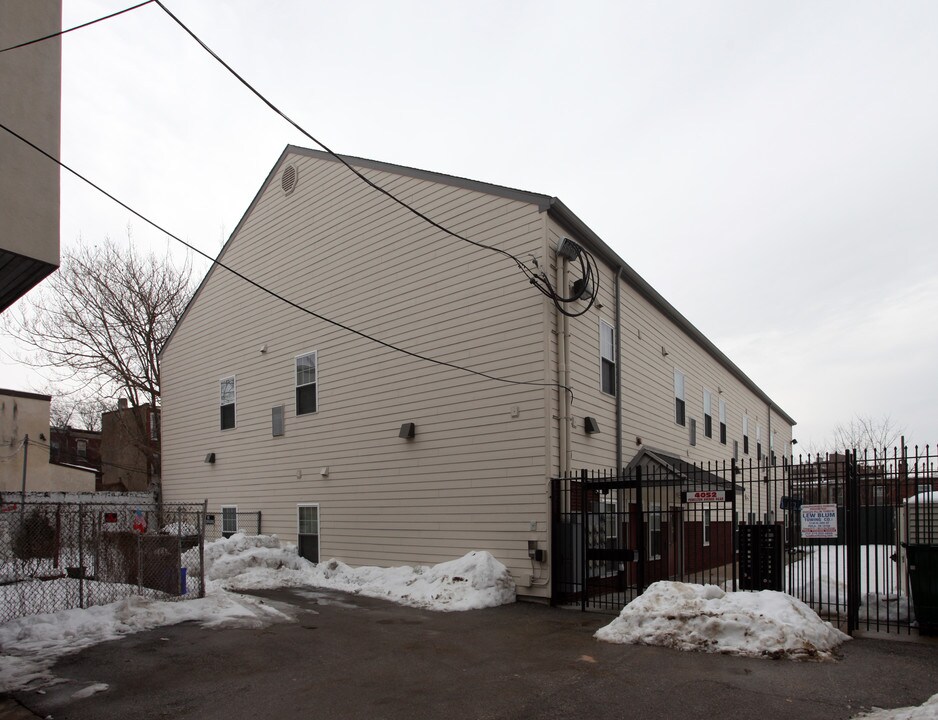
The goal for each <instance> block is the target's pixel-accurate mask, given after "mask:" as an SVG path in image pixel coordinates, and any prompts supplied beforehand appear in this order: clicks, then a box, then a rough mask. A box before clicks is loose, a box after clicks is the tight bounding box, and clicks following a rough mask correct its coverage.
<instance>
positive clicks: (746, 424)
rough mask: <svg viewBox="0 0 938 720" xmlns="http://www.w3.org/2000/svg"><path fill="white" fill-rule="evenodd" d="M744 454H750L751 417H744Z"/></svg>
mask: <svg viewBox="0 0 938 720" xmlns="http://www.w3.org/2000/svg"><path fill="white" fill-rule="evenodd" d="M743 453H745V454H746V455H748V454H749V416H748V415H743Z"/></svg>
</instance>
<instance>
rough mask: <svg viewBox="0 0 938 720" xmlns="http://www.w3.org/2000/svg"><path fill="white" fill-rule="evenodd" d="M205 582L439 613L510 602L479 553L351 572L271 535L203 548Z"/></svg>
mask: <svg viewBox="0 0 938 720" xmlns="http://www.w3.org/2000/svg"><path fill="white" fill-rule="evenodd" d="M205 577H206V579H207V580H208V581H209V588H211V586H212V584H217V585H218V586H220V587H223V588H228V589H237V590H260V589H271V588H278V587H317V588H329V589H332V590H340V591H342V592H348V593H353V594H357V595H364V596H366V597H374V598H382V599H385V600H391V601H393V602H396V603H400V604H402V605H409V606H412V607H420V608H427V609H430V610H440V611H455V610H476V609H481V608H487V607H495V606H497V605H504V604H506V603H512V602H514V601H515V584H514V581H513V580H512V578H511V573H509V572H508V568H506V567H505V566H504V565H503V564H502V563H500V562H499V561H498V560H496V559H495V558H494V557H492V555H491V554H490V553H488V552H484V551H474V552H470V553H468V554H467V555H465V556H463V557H461V558H458V559H457V560H450V561H448V562H444V563H440V564H439V565H433V566H431V567H423V566H417V567H410V566H407V565H404V566H401V567H391V568H380V567H370V566H365V567H358V568H353V567H350V566H348V565H346V564H345V563H343V562H341V561H339V560H335V559H333V560H329V561H327V562H323V563H319V564H318V565H314V564H313V563H311V562H309V561H307V560H305V559H304V558H301V557H299V555H298V554H297V550H296V546H295V545H290V544H286V545H281V543H280V540H279V539H278V538H277V537H276V536H275V535H259V536H247V535H244V534H241V533H239V534H237V535H234V536H232V537H231V538H228V539H227V540H218V541H216V542H213V543H210V544H207V545H206V546H205Z"/></svg>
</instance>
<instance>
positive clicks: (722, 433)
mask: <svg viewBox="0 0 938 720" xmlns="http://www.w3.org/2000/svg"><path fill="white" fill-rule="evenodd" d="M720 442H721V443H723V444H724V445H726V400H724V399H723V398H720Z"/></svg>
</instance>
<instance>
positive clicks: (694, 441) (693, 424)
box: [689, 418, 697, 445]
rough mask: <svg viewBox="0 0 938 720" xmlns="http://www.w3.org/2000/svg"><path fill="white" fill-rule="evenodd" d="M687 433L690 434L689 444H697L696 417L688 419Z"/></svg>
mask: <svg viewBox="0 0 938 720" xmlns="http://www.w3.org/2000/svg"><path fill="white" fill-rule="evenodd" d="M689 434H690V444H691V445H696V444H697V419H696V418H691V419H690V431H689Z"/></svg>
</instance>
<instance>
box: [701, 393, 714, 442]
mask: <svg viewBox="0 0 938 720" xmlns="http://www.w3.org/2000/svg"><path fill="white" fill-rule="evenodd" d="M703 395H704V437H708V438H712V437H713V396H712V395H711V394H710V391H709V390H707V388H704V391H703Z"/></svg>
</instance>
